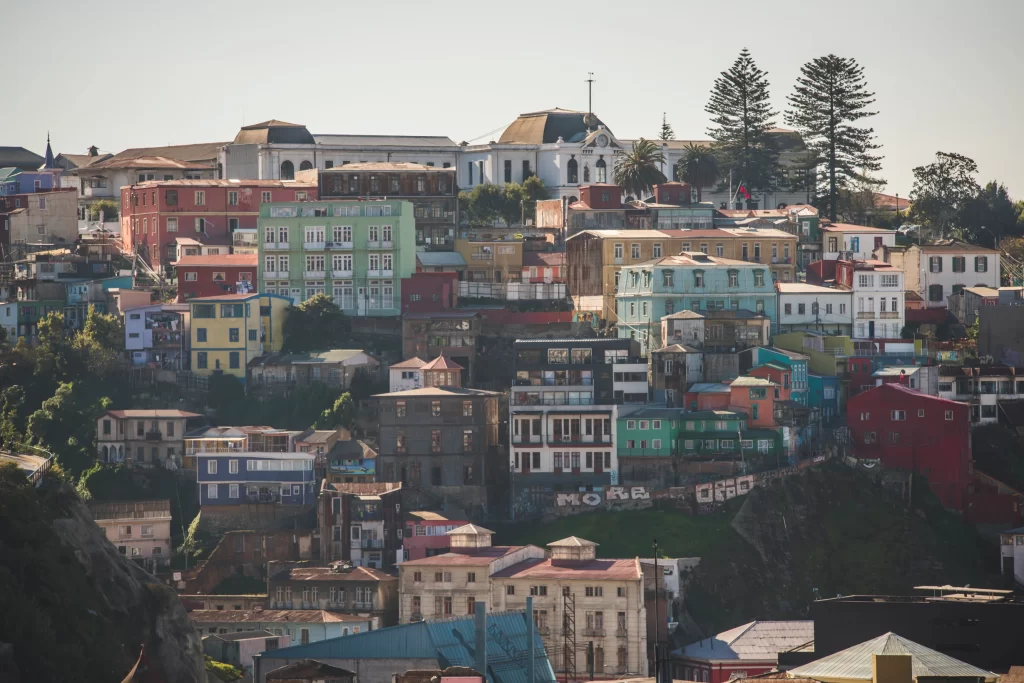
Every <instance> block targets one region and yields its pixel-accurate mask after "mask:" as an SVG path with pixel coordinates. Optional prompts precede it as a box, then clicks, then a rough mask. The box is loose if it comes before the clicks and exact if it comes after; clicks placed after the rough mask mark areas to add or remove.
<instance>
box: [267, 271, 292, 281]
mask: <svg viewBox="0 0 1024 683" xmlns="http://www.w3.org/2000/svg"><path fill="white" fill-rule="evenodd" d="M263 277H264V279H267V280H274V279H281V280H287V279H288V277H289V274H288V271H287V270H275V271H269V270H266V271H263Z"/></svg>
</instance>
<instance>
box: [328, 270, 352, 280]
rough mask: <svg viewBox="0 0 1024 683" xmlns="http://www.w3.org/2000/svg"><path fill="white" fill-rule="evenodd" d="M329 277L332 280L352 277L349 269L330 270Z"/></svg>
mask: <svg viewBox="0 0 1024 683" xmlns="http://www.w3.org/2000/svg"><path fill="white" fill-rule="evenodd" d="M331 277H332V278H339V277H352V269H351V268H349V269H348V270H332V271H331Z"/></svg>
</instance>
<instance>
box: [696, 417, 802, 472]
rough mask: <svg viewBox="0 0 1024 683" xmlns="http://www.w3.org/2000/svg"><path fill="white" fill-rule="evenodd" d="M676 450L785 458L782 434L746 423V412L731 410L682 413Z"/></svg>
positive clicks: (733, 456)
mask: <svg viewBox="0 0 1024 683" xmlns="http://www.w3.org/2000/svg"><path fill="white" fill-rule="evenodd" d="M681 419H682V422H681V426H680V429H679V434H678V436H677V438H678V440H679V453H680V454H681V455H682V456H683V457H684V458H697V459H702V458H712V459H714V458H723V457H724V458H730V459H736V460H741V459H743V458H745V457H747V456H752V455H755V454H760V455H762V456H769V455H775V456H777V457H782V458H785V450H784V448H783V442H782V435H781V434H780V433H779V432H778V431H777V430H774V429H755V428H749V427H748V426H747V419H748V418H747V414H746V413H742V412H738V411H734V410H701V411H694V412H689V413H683V415H682V417H681Z"/></svg>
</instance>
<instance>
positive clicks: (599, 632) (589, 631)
mask: <svg viewBox="0 0 1024 683" xmlns="http://www.w3.org/2000/svg"><path fill="white" fill-rule="evenodd" d="M583 635H585V636H603V635H604V629H603V628H585V629H583Z"/></svg>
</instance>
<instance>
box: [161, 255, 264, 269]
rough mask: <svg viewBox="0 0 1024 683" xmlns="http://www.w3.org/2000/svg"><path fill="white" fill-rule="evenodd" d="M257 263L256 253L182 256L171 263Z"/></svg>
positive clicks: (192, 264) (207, 264) (239, 264)
mask: <svg viewBox="0 0 1024 683" xmlns="http://www.w3.org/2000/svg"><path fill="white" fill-rule="evenodd" d="M258 263H259V255H258V254H202V255H189V256H182V257H181V258H180V259H178V260H177V261H175V262H174V263H172V264H171V265H172V266H174V267H175V268H185V267H189V268H191V267H198V266H252V267H253V268H255V267H256V265H257V264H258Z"/></svg>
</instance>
